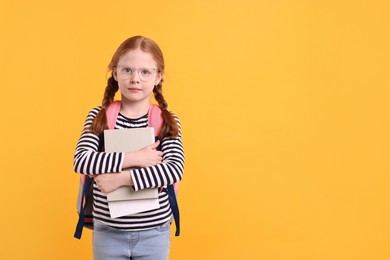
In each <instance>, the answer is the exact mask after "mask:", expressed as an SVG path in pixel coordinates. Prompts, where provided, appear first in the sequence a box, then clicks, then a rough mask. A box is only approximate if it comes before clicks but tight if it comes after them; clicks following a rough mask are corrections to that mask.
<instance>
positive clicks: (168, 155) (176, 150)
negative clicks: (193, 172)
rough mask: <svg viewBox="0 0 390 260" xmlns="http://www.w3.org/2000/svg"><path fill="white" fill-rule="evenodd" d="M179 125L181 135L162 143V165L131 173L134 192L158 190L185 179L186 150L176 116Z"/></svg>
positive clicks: (133, 170)
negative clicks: (150, 189) (149, 189)
mask: <svg viewBox="0 0 390 260" xmlns="http://www.w3.org/2000/svg"><path fill="white" fill-rule="evenodd" d="M174 118H175V120H176V122H177V123H178V125H179V135H178V137H176V138H164V139H163V140H162V143H161V150H162V152H163V162H162V163H161V164H158V165H155V166H151V167H145V168H138V169H132V170H131V171H130V173H131V176H132V180H133V183H134V190H136V191H137V190H142V189H147V188H157V187H162V186H167V185H169V184H173V183H175V182H178V181H180V180H181V179H182V177H183V170H184V150H183V144H182V139H181V128H180V121H179V119H178V117H177V116H175V115H174Z"/></svg>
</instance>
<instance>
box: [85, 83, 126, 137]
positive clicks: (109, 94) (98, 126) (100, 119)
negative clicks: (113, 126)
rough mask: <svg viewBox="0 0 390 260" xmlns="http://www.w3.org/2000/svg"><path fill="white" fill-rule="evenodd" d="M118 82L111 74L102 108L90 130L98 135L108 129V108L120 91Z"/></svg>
mask: <svg viewBox="0 0 390 260" xmlns="http://www.w3.org/2000/svg"><path fill="white" fill-rule="evenodd" d="M118 89H119V87H118V82H117V81H116V80H115V79H114V77H113V76H111V77H110V78H109V79H108V80H107V87H106V89H105V91H104V95H103V101H102V109H100V111H99V113H98V114H97V115H96V117H95V119H94V120H93V122H92V124H91V126H90V129H89V130H90V131H91V132H92V133H94V134H96V135H99V134H100V133H102V132H103V131H104V129H107V128H108V126H107V116H106V108H107V107H108V106H109V105H110V104H111V103H112V102H114V97H115V93H116V92H117V91H118Z"/></svg>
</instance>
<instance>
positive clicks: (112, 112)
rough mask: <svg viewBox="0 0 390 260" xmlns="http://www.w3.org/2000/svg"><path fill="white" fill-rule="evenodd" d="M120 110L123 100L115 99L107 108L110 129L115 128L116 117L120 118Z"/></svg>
mask: <svg viewBox="0 0 390 260" xmlns="http://www.w3.org/2000/svg"><path fill="white" fill-rule="evenodd" d="M119 110H121V102H120V101H119V100H115V101H114V102H112V103H111V105H109V106H108V107H107V108H106V116H107V125H108V129H114V128H115V123H116V119H117V118H118V114H119Z"/></svg>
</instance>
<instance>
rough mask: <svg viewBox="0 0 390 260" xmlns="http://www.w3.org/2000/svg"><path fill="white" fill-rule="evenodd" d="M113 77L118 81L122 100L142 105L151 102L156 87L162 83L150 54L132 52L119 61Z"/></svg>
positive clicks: (137, 51) (139, 51) (138, 51)
mask: <svg viewBox="0 0 390 260" xmlns="http://www.w3.org/2000/svg"><path fill="white" fill-rule="evenodd" d="M113 75H114V78H115V80H116V81H118V86H119V90H120V92H121V94H122V100H126V101H130V102H133V103H134V102H135V103H142V102H149V99H150V95H151V93H152V92H153V88H154V86H155V85H157V84H158V83H160V81H161V78H162V74H161V73H159V72H158V70H157V63H156V62H155V60H154V59H153V56H152V55H151V54H150V53H147V52H144V51H141V50H139V49H137V50H131V51H129V52H127V53H126V54H124V55H123V56H122V57H121V58H120V59H119V61H118V64H117V68H116V69H114V71H113Z"/></svg>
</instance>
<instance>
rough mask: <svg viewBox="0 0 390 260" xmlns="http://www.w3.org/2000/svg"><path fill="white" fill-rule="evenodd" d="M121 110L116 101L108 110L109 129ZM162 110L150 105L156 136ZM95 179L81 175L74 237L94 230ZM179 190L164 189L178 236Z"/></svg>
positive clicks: (171, 186)
mask: <svg viewBox="0 0 390 260" xmlns="http://www.w3.org/2000/svg"><path fill="white" fill-rule="evenodd" d="M120 108H121V101H119V100H116V101H114V102H112V103H111V105H109V106H108V107H107V109H106V116H107V125H108V128H109V129H114V128H115V124H116V120H117V118H118V114H119V111H120ZM161 113H162V112H161V109H160V108H159V107H158V106H156V105H153V104H152V105H150V108H149V113H148V126H149V127H153V128H154V133H155V135H156V136H158V134H159V133H160V130H161V127H162V124H163V118H162V115H161ZM92 186H93V179H92V178H89V177H88V176H87V175H84V174H80V186H79V193H78V196H77V205H76V206H77V212H78V214H79V220H78V223H77V226H76V231H75V233H74V237H75V238H78V239H80V238H81V235H82V230H83V227H86V228H88V229H93V216H92V208H93V205H92V204H93V193H92ZM178 188H179V184H178V183H174V184H173V185H169V186H168V187H167V188H163V189H162V190H164V191H165V192H167V194H168V196H169V202H170V205H171V210H172V213H173V216H174V219H175V224H176V236H179V234H180V220H179V208H178V205H177V200H176V195H177V191H178Z"/></svg>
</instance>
